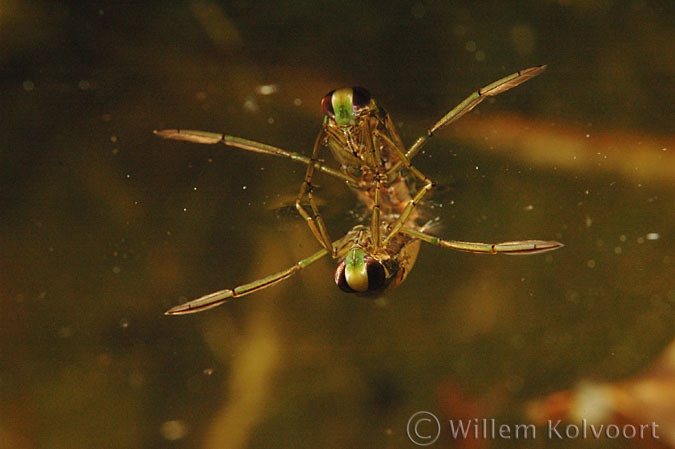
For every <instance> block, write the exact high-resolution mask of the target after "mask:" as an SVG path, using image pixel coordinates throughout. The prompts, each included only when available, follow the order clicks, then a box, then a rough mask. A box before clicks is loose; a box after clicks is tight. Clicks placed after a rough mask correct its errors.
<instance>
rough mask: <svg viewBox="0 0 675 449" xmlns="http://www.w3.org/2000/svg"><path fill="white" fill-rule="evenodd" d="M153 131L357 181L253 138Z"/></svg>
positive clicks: (294, 153) (300, 155)
mask: <svg viewBox="0 0 675 449" xmlns="http://www.w3.org/2000/svg"><path fill="white" fill-rule="evenodd" d="M154 133H155V134H156V135H158V136H160V137H163V138H165V139H171V140H182V141H186V142H193V143H201V144H216V143H222V144H225V145H227V146H230V147H235V148H241V149H242V150H246V151H252V152H254V153H262V154H267V155H270V156H277V157H283V158H287V159H290V160H292V161H295V162H299V163H301V164H304V165H307V166H310V165H311V166H313V168H314V169H317V170H319V171H321V172H322V173H326V174H328V175H330V176H333V177H335V178H338V179H340V180H342V181H345V182H347V183H349V184H350V185H355V184H356V183H358V181H357V180H355V179H354V178H352V177H351V176H348V175H346V174H344V173H342V172H341V171H340V170H336V169H334V168H331V167H328V166H326V165H324V164H322V163H321V162H320V161H318V160H316V159H312V158H309V157H307V156H305V155H303V154H300V153H296V152H293V151H287V150H284V149H283V148H279V147H275V146H272V145H267V144H265V143H261V142H256V141H254V140H248V139H242V138H241V137H235V136H230V135H228V134H222V133H213V132H209V131H198V130H194V129H164V130H161V131H154Z"/></svg>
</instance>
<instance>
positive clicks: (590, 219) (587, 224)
mask: <svg viewBox="0 0 675 449" xmlns="http://www.w3.org/2000/svg"><path fill="white" fill-rule="evenodd" d="M584 221H585V223H586V227H587V228H590V227H591V225H593V219H592V218H591V217H586V220H584Z"/></svg>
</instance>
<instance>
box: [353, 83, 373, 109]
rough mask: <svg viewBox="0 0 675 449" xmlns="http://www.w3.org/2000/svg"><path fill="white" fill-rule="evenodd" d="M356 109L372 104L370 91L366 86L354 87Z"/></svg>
mask: <svg viewBox="0 0 675 449" xmlns="http://www.w3.org/2000/svg"><path fill="white" fill-rule="evenodd" d="M352 92H353V93H354V94H353V100H352V102H353V105H354V109H363V108H365V107H366V106H368V105H369V104H370V92H368V89H366V88H365V87H352Z"/></svg>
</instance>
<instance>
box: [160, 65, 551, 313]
mask: <svg viewBox="0 0 675 449" xmlns="http://www.w3.org/2000/svg"><path fill="white" fill-rule="evenodd" d="M545 69H546V66H545V65H541V66H537V67H532V68H529V69H526V70H522V71H520V72H517V73H513V74H511V75H509V76H506V77H504V78H502V79H500V80H498V81H495V82H493V83H491V84H488V85H487V86H485V87H483V88H482V89H479V90H477V91H475V92H473V93H472V94H471V95H469V96H468V97H467V98H466V99H465V100H464V101H462V102H461V103H459V104H458V105H457V106H455V108H453V109H452V110H451V111H450V112H448V113H447V114H446V115H445V116H443V117H442V118H441V119H440V120H438V121H437V122H436V123H434V124H433V125H432V126H431V127H430V128H429V129H427V131H426V133H425V134H424V135H422V136H421V137H419V138H418V139H417V140H416V141H415V143H413V144H412V146H410V148H408V149H406V147H405V146H404V145H403V143H402V142H401V139H400V138H399V136H398V134H397V132H396V129H395V127H394V124H393V122H392V121H391V119H390V118H389V114H387V112H386V111H385V110H384V109H382V108H381V107H379V106H378V105H377V103H375V100H373V98H372V97H371V96H370V93H369V92H368V91H367V90H366V89H364V88H362V87H351V88H342V89H337V90H334V91H332V92H329V93H328V94H327V95H326V96H325V97H324V98H323V100H322V102H321V108H322V110H323V114H324V119H323V126H322V128H321V131H320V132H319V135H318V136H317V138H316V141H315V143H314V148H313V150H312V155H311V157H307V156H305V155H303V154H300V153H296V152H291V151H287V150H284V149H282V148H278V147H275V146H271V145H267V144H264V143H260V142H255V141H252V140H247V139H242V138H240V137H235V136H231V135H228V134H221V133H212V132H207V131H194V130H184V129H180V130H179V129H168V130H163V131H155V134H157V135H159V136H161V137H165V138H167V139H174V140H185V141H189V142H195V143H203V144H215V143H223V144H225V145H228V146H231V147H237V148H241V149H244V150H248V151H253V152H256V153H263V154H268V155H272V156H279V157H283V158H288V159H290V160H292V161H295V162H298V163H300V164H303V165H306V166H307V169H306V172H305V179H304V181H303V182H302V186H301V187H300V193H299V194H298V196H297V199H296V201H295V207H296V209H297V211H298V213H299V214H300V215H301V216H302V217H303V218H304V220H305V221H306V223H307V225H308V226H309V229H310V230H311V231H312V234H314V237H316V239H317V241H318V242H319V244H320V245H321V249H320V250H319V251H317V252H315V253H314V254H312V255H311V256H309V257H307V258H305V259H303V260H301V261H299V262H297V263H296V264H295V265H293V266H292V267H290V268H287V269H285V270H283V271H280V272H278V273H275V274H271V275H269V276H267V277H265V278H262V279H258V280H256V281H253V282H250V283H248V284H243V285H240V286H238V287H234V288H232V289H226V290H220V291H217V292H214V293H211V294H208V295H205V296H202V297H201V298H198V299H195V300H193V301H189V302H187V303H185V304H181V305H178V306H176V307H173V308H172V309H170V310H168V311H167V312H166V314H167V315H180V314H186V313H194V312H200V311H202V310H206V309H210V308H212V307H216V306H218V305H220V304H222V303H224V302H226V301H227V300H228V299H230V298H238V297H240V296H244V295H248V294H249V293H254V292H257V291H259V290H262V289H264V288H267V287H270V286H272V285H275V284H278V283H279V282H281V281H283V280H284V279H286V278H288V277H290V276H292V275H294V274H295V273H297V272H298V271H300V270H302V269H304V268H306V267H308V266H309V265H311V264H313V263H314V262H316V261H317V260H319V259H321V258H323V257H325V256H327V255H330V256H331V257H332V258H333V259H337V260H338V261H339V262H338V265H337V267H336V269H335V283H336V284H337V286H338V287H340V289H341V290H343V291H345V292H347V293H357V294H362V295H368V296H379V295H381V294H383V293H384V292H386V291H388V290H390V289H392V288H394V287H396V286H398V285H399V284H401V282H403V281H404V280H405V278H406V276H407V275H408V273H409V272H410V270H411V269H412V267H413V265H414V264H415V260H416V258H417V253H418V251H419V247H420V243H421V242H427V243H430V244H432V245H436V246H440V247H442V248H450V249H455V250H459V251H467V252H471V253H482V254H519V255H522V254H539V253H543V252H546V251H552V250H555V249H558V248H561V247H562V246H563V245H562V244H561V243H558V242H555V241H546V240H521V241H514V242H504V243H476V242H462V241H457V240H442V239H440V238H438V237H435V236H433V235H431V234H429V233H428V232H427V231H428V228H429V227H430V225H429V223H427V224H420V223H419V221H420V219H421V217H420V213H419V211H418V207H417V206H418V205H419V203H420V202H421V201H422V200H423V199H424V197H425V196H426V195H427V194H428V193H429V191H431V190H432V188H433V187H434V183H433V182H432V181H431V180H430V179H429V178H428V177H427V176H426V175H425V174H424V173H422V172H421V171H420V170H419V169H417V168H416V167H415V166H414V165H412V163H411V161H412V159H413V158H414V157H415V156H416V155H417V154H418V153H419V152H420V150H421V149H422V148H423V147H424V145H425V144H426V143H427V141H428V140H429V139H430V138H431V137H432V136H433V135H434V134H435V133H436V132H437V131H438V130H439V129H441V128H442V127H444V126H447V125H449V124H450V123H452V122H454V121H455V120H458V119H459V118H460V117H462V116H463V115H464V114H466V113H467V112H469V111H471V110H472V109H473V108H474V107H476V106H477V105H478V104H479V103H480V102H482V101H483V100H484V99H486V98H487V97H491V96H495V95H498V94H500V93H502V92H505V91H507V90H509V89H511V88H513V87H516V86H518V85H520V84H522V83H524V82H525V81H527V80H529V79H530V78H533V77H535V76H537V75H539V74H540V73H542V72H543V71H544V70H545ZM325 147H327V148H328V149H329V150H330V152H331V153H332V155H333V157H334V158H335V160H336V161H337V163H338V164H339V168H333V167H331V166H329V165H326V164H325V163H324V162H323V160H322V159H321V154H320V153H321V150H322V149H324V148H325ZM316 172H321V173H323V174H325V175H329V176H333V177H335V178H338V179H340V180H342V181H344V182H345V183H346V184H347V185H348V186H349V187H350V188H351V189H352V190H353V191H354V192H356V195H357V197H358V199H359V200H360V201H361V202H362V203H363V205H364V206H365V207H366V208H367V211H368V213H369V215H370V217H369V219H368V218H367V217H366V219H365V220H364V222H363V223H362V224H360V225H357V226H355V227H353V228H352V229H351V230H350V231H348V232H347V233H346V234H345V235H344V236H343V237H341V238H339V239H337V240H333V239H332V238H331V236H330V235H329V233H328V229H327V228H326V225H325V223H324V220H323V218H322V216H321V213H320V212H319V207H318V205H317V202H316V200H315V198H314V185H313V184H312V183H313V180H314V175H315V173H316Z"/></svg>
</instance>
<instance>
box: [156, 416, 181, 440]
mask: <svg viewBox="0 0 675 449" xmlns="http://www.w3.org/2000/svg"><path fill="white" fill-rule="evenodd" d="M159 433H160V434H162V437H164V439H166V440H169V441H176V440H180V439H182V438H184V437H185V435H187V434H188V426H187V424H185V422H184V421H181V420H178V419H175V420H171V421H165V422H163V423H162V426H161V427H160V429H159Z"/></svg>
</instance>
